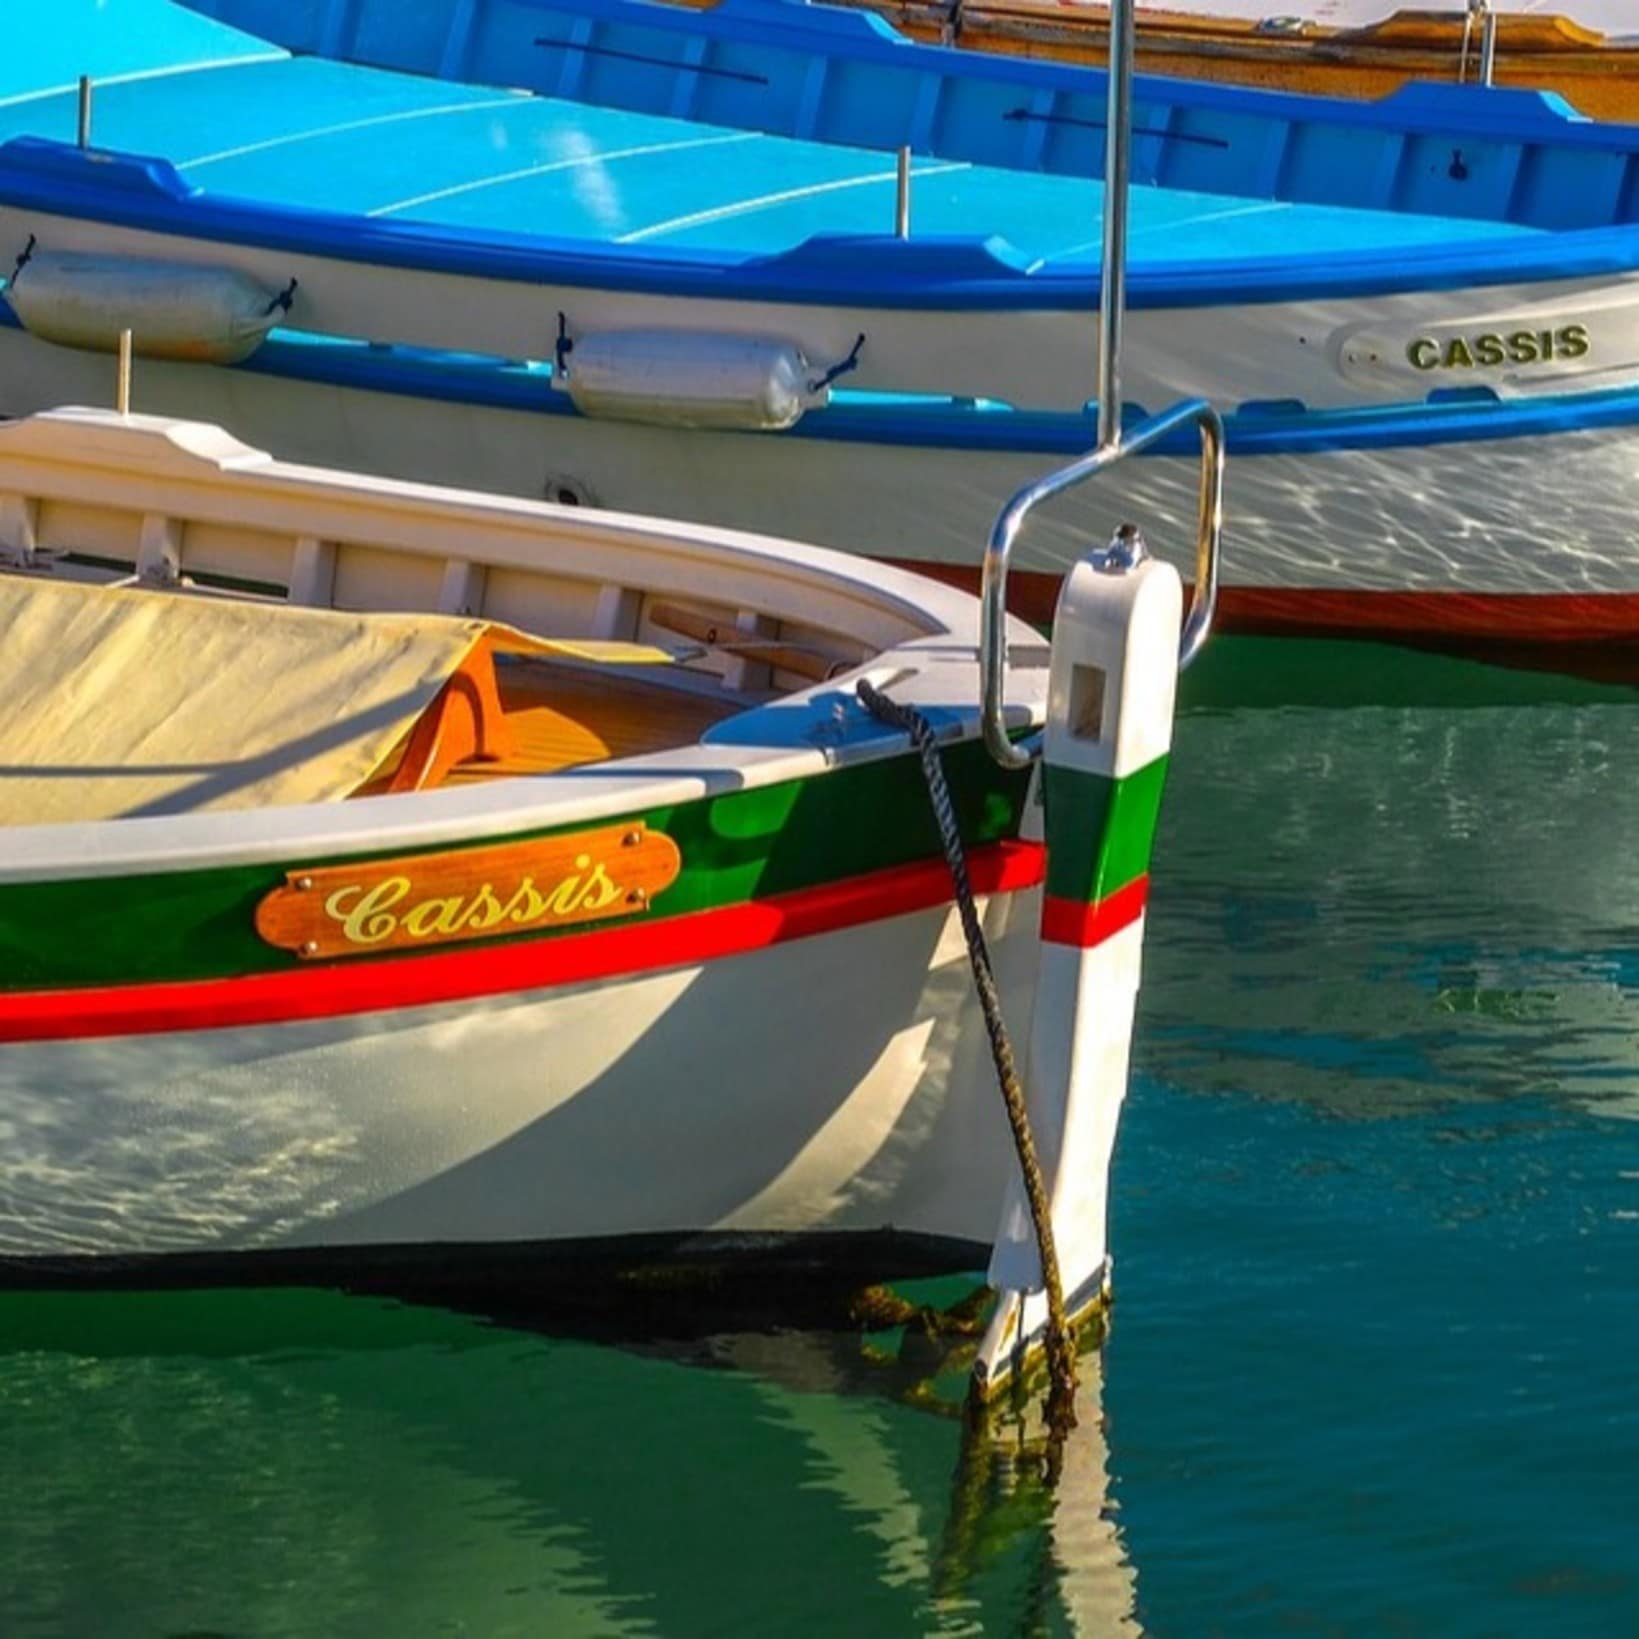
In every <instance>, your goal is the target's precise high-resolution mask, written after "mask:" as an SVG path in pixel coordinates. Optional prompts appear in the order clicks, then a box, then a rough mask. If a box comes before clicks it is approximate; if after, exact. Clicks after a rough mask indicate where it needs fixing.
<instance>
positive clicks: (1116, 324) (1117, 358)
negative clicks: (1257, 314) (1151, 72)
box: [1098, 0, 1137, 448]
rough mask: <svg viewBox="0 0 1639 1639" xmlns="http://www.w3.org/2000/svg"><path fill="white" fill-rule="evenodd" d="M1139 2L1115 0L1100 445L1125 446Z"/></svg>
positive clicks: (1101, 303) (1107, 129) (1107, 124)
mask: <svg viewBox="0 0 1639 1639" xmlns="http://www.w3.org/2000/svg"><path fill="white" fill-rule="evenodd" d="M1136 45H1137V30H1136V28H1135V27H1134V23H1133V0H1110V69H1109V74H1110V97H1109V102H1108V105H1107V107H1106V112H1105V116H1104V274H1103V281H1102V283H1101V285H1100V289H1099V299H1098V442H1099V445H1100V447H1101V448H1102V447H1105V446H1108V445H1113V444H1119V443H1120V442H1121V327H1122V321H1123V320H1124V319H1125V317H1126V313H1127V184H1128V179H1129V176H1130V174H1131V170H1132V100H1133V56H1134V53H1135V50H1136Z"/></svg>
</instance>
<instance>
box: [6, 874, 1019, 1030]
mask: <svg viewBox="0 0 1639 1639" xmlns="http://www.w3.org/2000/svg"><path fill="white" fill-rule="evenodd" d="M1045 865H1046V853H1045V850H1044V849H1043V848H1042V846H1041V844H1040V843H1024V842H1002V843H997V844H995V845H993V846H991V847H988V848H981V849H977V850H975V852H974V853H973V854H972V856H971V857H970V858H969V861H968V867H969V870H970V872H971V874H972V877H973V887H974V891H975V892H977V893H982V894H987V893H1014V892H1017V891H1019V890H1020V889H1024V888H1033V887H1035V886H1036V885H1037V884H1038V883H1039V882H1040V881H1041V880H1042V876H1043V874H1044V870H1045ZM950 898H951V885H950V872H949V871H948V870H947V869H946V867H945V862H944V861H943V860H942V859H934V860H923V861H920V862H918V863H917V864H914V865H901V866H895V867H893V868H891V869H889V870H885V871H872V872H870V873H868V874H867V875H865V876H856V877H849V878H848V879H847V880H846V881H843V882H832V883H827V884H825V885H824V886H823V887H819V888H804V889H801V890H799V891H797V892H794V893H788V894H777V895H774V896H772V897H770V898H768V899H760V900H751V901H748V902H747V903H745V904H741V905H726V906H723V907H722V908H720V909H717V910H709V911H696V912H694V913H692V914H690V915H688V916H674V917H670V918H663V919H660V920H658V921H652V922H636V923H628V924H625V925H624V926H621V927H618V928H607V929H602V930H600V931H598V932H596V933H578V934H571V935H567V936H562V937H559V938H556V939H538V940H533V941H529V942H525V943H519V944H510V945H492V946H487V947H485V948H483V949H479V950H472V949H467V950H441V951H435V952H429V953H428V954H426V955H418V956H409V957H403V958H400V959H398V960H392V961H374V962H371V961H362V962H361V961H352V962H341V963H334V964H326V965H324V966H318V967H300V968H292V969H290V970H288V971H286V972H283V973H257V974H250V975H247V976H246V977H244V978H238V979H203V980H190V981H182V982H172V983H160V984H134V985H119V986H114V987H106V988H96V989H84V990H36V991H25V992H22V993H20V994H13V995H0V1042H7V1041H10V1042H17V1041H64V1040H69V1039H77V1038H81V1037H91V1036H146V1035H158V1034H163V1033H166V1032H170V1031H176V1030H220V1029H225V1028H228V1027H231V1026H241V1027H243V1026H249V1025H263V1024H284V1023H290V1022H294V1021H295V1020H298V1019H323V1018H335V1017H340V1016H342V1015H345V1014H352V1013H373V1012H379V1011H383V1010H389V1011H396V1010H398V1009H400V1008H408V1007H427V1006H431V1005H433V1004H434V1003H438V1002H455V1001H470V1000H473V999H474V998H477V997H480V996H501V995H506V994H509V993H511V992H516V991H528V990H542V989H548V988H550V987H552V986H554V985H568V984H581V983H585V982H587V981H590V980H596V979H612V978H617V977H624V976H627V975H631V974H635V973H645V972H648V971H651V970H656V969H661V968H669V967H692V966H694V965H695V964H696V963H699V962H708V961H711V960H713V959H714V958H716V957H720V956H735V955H739V954H740V953H741V952H743V951H752V950H761V949H763V948H764V947H765V946H768V945H776V944H782V943H784V942H785V941H786V940H789V939H806V938H809V937H811V936H812V935H814V934H819V933H833V932H836V931H838V930H839V929H842V928H851V927H857V926H859V925H861V924H863V923H868V922H879V921H884V920H886V919H887V918H888V917H891V916H903V915H905V914H907V913H908V912H912V911H921V910H928V909H931V908H932V907H934V906H936V905H942V904H945V903H947V902H948V901H949V900H950Z"/></svg>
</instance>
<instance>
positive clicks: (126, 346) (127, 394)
mask: <svg viewBox="0 0 1639 1639" xmlns="http://www.w3.org/2000/svg"><path fill="white" fill-rule="evenodd" d="M114 408H115V409H116V410H117V411H119V413H120V414H121V415H129V414H130V413H131V332H130V331H129V330H122V331H120V357H119V365H118V374H117V375H116V376H115V377H114Z"/></svg>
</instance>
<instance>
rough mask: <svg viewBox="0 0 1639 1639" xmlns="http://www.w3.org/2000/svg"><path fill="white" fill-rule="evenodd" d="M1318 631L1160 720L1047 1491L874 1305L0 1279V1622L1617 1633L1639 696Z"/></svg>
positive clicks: (1638, 985)
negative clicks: (463, 1312)
mask: <svg viewBox="0 0 1639 1639" xmlns="http://www.w3.org/2000/svg"><path fill="white" fill-rule="evenodd" d="M1233 649H1234V645H1225V646H1223V648H1221V649H1220V650H1219V651H1218V655H1217V656H1216V657H1215V662H1214V663H1215V664H1216V665H1217V666H1218V668H1219V676H1218V679H1217V680H1216V686H1214V687H1213V688H1211V689H1209V691H1208V692H1209V697H1211V696H1217V697H1219V698H1222V697H1223V692H1224V688H1225V687H1226V686H1227V685H1226V681H1225V680H1226V678H1227V676H1228V672H1227V670H1226V668H1225V662H1224V660H1223V656H1224V654H1225V653H1226V651H1233ZM1300 652H1301V654H1302V656H1303V658H1304V667H1303V671H1304V675H1305V677H1306V678H1307V679H1308V682H1309V685H1310V687H1309V689H1308V693H1309V694H1310V695H1315V694H1321V693H1325V692H1328V691H1321V690H1319V689H1317V688H1315V687H1314V679H1315V678H1317V677H1330V678H1332V679H1334V680H1335V684H1336V686H1335V688H1333V689H1332V690H1330V691H1329V693H1330V696H1331V698H1332V699H1333V700H1337V699H1348V700H1349V701H1351V702H1352V703H1351V704H1349V705H1347V706H1343V705H1338V704H1335V703H1331V704H1310V705H1301V706H1300V705H1292V704H1287V705H1284V706H1280V705H1271V704H1269V703H1267V701H1264V702H1262V703H1260V704H1258V705H1256V706H1252V705H1232V704H1219V705H1216V706H1200V705H1197V706H1195V707H1193V708H1192V709H1191V710H1190V711H1189V712H1188V713H1187V714H1186V716H1185V717H1184V719H1183V720H1182V722H1181V724H1180V728H1179V734H1178V746H1177V752H1176V758H1175V769H1176V772H1175V776H1174V782H1173V785H1172V788H1171V791H1170V793H1169V805H1168V808H1167V811H1166V815H1165V820H1164V826H1163V835H1162V838H1161V843H1160V847H1159V851H1158V856H1157V864H1156V879H1155V893H1154V899H1153V910H1152V916H1151V921H1150V928H1149V944H1148V955H1147V970H1146V984H1145V992H1144V1000H1143V1007H1142V1017H1141V1021H1140V1027H1139V1042H1138V1050H1137V1065H1138V1068H1137V1074H1136V1077H1135V1082H1134V1086H1133V1091H1132V1097H1131V1100H1130V1104H1129V1107H1128V1111H1127V1114H1126V1117H1125V1120H1124V1126H1123V1131H1122V1138H1121V1145H1120V1151H1119V1155H1118V1158H1117V1167H1116V1173H1115V1196H1114V1215H1115V1223H1114V1240H1115V1248H1116V1285H1117V1294H1118V1301H1117V1307H1116V1312H1115V1317H1114V1324H1113V1329H1112V1332H1111V1336H1110V1338H1109V1341H1108V1344H1107V1346H1106V1348H1105V1350H1104V1352H1103V1355H1102V1357H1101V1358H1099V1359H1097V1360H1095V1361H1093V1362H1090V1363H1088V1366H1087V1368H1086V1381H1085V1382H1084V1385H1083V1391H1082V1401H1083V1404H1082V1419H1081V1426H1080V1428H1079V1429H1078V1430H1077V1432H1076V1434H1075V1435H1074V1436H1073V1438H1072V1439H1071V1442H1070V1444H1069V1447H1068V1449H1067V1451H1066V1453H1065V1469H1064V1475H1063V1478H1062V1480H1061V1481H1060V1484H1059V1486H1058V1489H1057V1491H1056V1492H1050V1491H1049V1490H1048V1488H1047V1487H1046V1485H1045V1484H1044V1482H1043V1480H1042V1477H1041V1473H1040V1468H1039V1464H1037V1463H1036V1462H1035V1461H1034V1460H1033V1458H1032V1456H1031V1453H1030V1450H1029V1449H1024V1450H1022V1451H1020V1450H1013V1449H1011V1448H1009V1447H1008V1446H1007V1444H1006V1438H1007V1436H1006V1435H1005V1432H1004V1434H1003V1435H1002V1436H999V1437H998V1439H999V1440H1000V1441H1001V1443H1000V1444H991V1445H985V1444H983V1443H976V1442H969V1443H967V1444H966V1445H965V1444H964V1439H963V1436H962V1432H961V1430H960V1428H959V1426H958V1425H957V1424H955V1423H954V1422H952V1421H951V1420H949V1419H948V1418H946V1417H943V1416H941V1415H938V1414H937V1413H936V1412H935V1411H933V1410H929V1409H921V1408H919V1407H917V1406H915V1405H912V1404H908V1403H906V1402H905V1399H904V1390H905V1389H906V1387H907V1385H908V1384H909V1383H911V1382H912V1381H914V1380H915V1378H916V1377H917V1375H918V1371H919V1368H917V1367H916V1365H915V1363H914V1361H912V1362H909V1363H908V1364H907V1365H906V1366H905V1367H904V1368H903V1369H895V1368H894V1367H893V1366H892V1365H891V1364H890V1363H887V1362H885V1361H883V1360H880V1359H875V1358H872V1357H870V1356H868V1355H867V1354H866V1352H865V1351H864V1349H863V1348H862V1346H861V1343H860V1340H859V1339H857V1338H847V1337H834V1336H829V1335H816V1334H808V1333H784V1334H779V1335H774V1336H747V1335H735V1336H725V1337H720V1338H717V1339H714V1340H708V1341H707V1342H705V1343H695V1344H691V1345H689V1346H687V1347H684V1346H681V1345H676V1346H667V1345H664V1344H659V1343H657V1344H655V1345H654V1346H652V1347H649V1348H635V1347H627V1348H606V1347H594V1346H593V1345H591V1344H589V1343H585V1342H579V1341H573V1340H565V1339H553V1338H548V1337H543V1336H539V1335H534V1334H532V1333H527V1332H523V1331H518V1330H512V1329H508V1328H506V1327H502V1326H497V1325H488V1324H485V1323H483V1322H482V1321H481V1320H478V1319H474V1318H467V1317H460V1316H453V1315H448V1314H445V1313H442V1312H440V1311H436V1310H428V1309H412V1308H402V1307H397V1306H394V1305H391V1304H387V1303H384V1302H381V1301H378V1300H374V1299H370V1300H365V1299H349V1298H345V1297H341V1296H337V1295H332V1294H324V1293H301V1292H282V1293H254V1292H244V1293H211V1294H173V1295H163V1296H158V1295H156V1296H96V1297H91V1296H65V1295H45V1296H39V1295H36V1296H22V1295H12V1296H7V1297H3V1298H0V1633H4V1634H5V1635H7V1636H8V1639H12V1636H21V1635H27V1636H36V1635H76V1636H77V1635H82V1634H83V1635H99V1636H101V1635H113V1636H124V1635H132V1636H137V1635H143V1636H152V1635H167V1634H169V1635H183V1634H193V1635H198V1634H207V1633H208V1634H229V1635H235V1636H239V1635H245V1636H249V1635H257V1636H261V1635H304V1636H310V1635H316V1634H325V1635H328V1634H347V1635H352V1634H378V1633H379V1634H385V1633H392V1634H395V1635H407V1636H408V1635H422V1634H426V1635H437V1634H477V1635H505V1634H542V1633H547V1634H555V1635H556V1634H562V1635H580V1634H663V1635H685V1636H689V1635H720V1634H721V1635H753V1634H756V1635H764V1634H770V1633H802V1634H837V1635H844V1634H846V1635H876V1634H882V1635H900V1634H911V1633H940V1634H979V1633H983V1634H991V1633H997V1634H1038V1633H1039V1634H1067V1633H1080V1634H1105V1633H1113V1632H1137V1631H1145V1632H1149V1633H1154V1634H1173V1635H1197V1634H1211V1633H1222V1634H1246V1635H1266V1634H1283V1633H1292V1634H1362V1635H1365V1634H1372V1635H1376V1634H1382V1633H1394V1634H1409V1635H1424V1634H1426V1635H1439V1636H1442V1639H1444V1636H1447V1635H1466V1634H1476V1635H1477V1634H1512V1633H1523V1632H1528V1631H1529V1632H1543V1633H1552V1634H1555V1635H1561V1634H1566V1635H1576V1634H1625V1633H1630V1632H1633V1631H1634V1630H1635V1629H1636V1628H1639V1533H1636V1531H1635V1529H1634V1524H1635V1508H1634V1502H1633V1495H1634V1476H1635V1474H1639V1394H1636V1383H1639V1370H1636V1368H1635V1365H1634V1356H1635V1353H1636V1352H1639V1255H1636V1254H1639V1244H1636V1243H1639V954H1636V946H1639V938H1636V936H1639V855H1636V854H1635V852H1634V850H1633V848H1632V847H1631V845H1630V843H1629V839H1630V838H1631V836H1632V835H1633V834H1634V831H1635V829H1636V826H1639V786H1636V784H1635V781H1634V778H1633V773H1632V770H1633V768H1634V766H1635V763H1636V753H1639V700H1636V699H1635V698H1634V697H1633V696H1631V695H1627V694H1622V693H1618V692H1615V691H1602V690H1597V689H1592V688H1584V687H1582V686H1580V685H1576V684H1571V683H1565V682H1557V681H1551V680H1534V679H1529V678H1523V677H1521V676H1518V675H1516V674H1508V675H1504V674H1493V673H1486V672H1481V671H1479V670H1477V669H1474V668H1466V667H1461V666H1457V665H1455V664H1449V663H1444V662H1423V661H1418V660H1415V659H1414V658H1412V657H1393V658H1388V659H1385V658H1384V657H1383V656H1381V655H1378V654H1374V652H1373V651H1371V650H1366V649H1356V648H1350V647H1346V646H1331V647H1328V646H1323V645H1309V646H1305V647H1304V648H1303V649H1302V650H1301V651H1300ZM1258 675H1259V676H1262V677H1263V678H1265V679H1268V678H1269V677H1271V676H1272V675H1273V671H1272V669H1271V667H1270V666H1269V665H1268V664H1265V665H1263V666H1262V667H1261V668H1260V670H1259V672H1258ZM1208 682H1209V683H1212V682H1213V680H1212V679H1209V680H1208ZM1264 686H1265V688H1266V689H1267V687H1268V685H1267V684H1266V685H1264ZM1197 687H1199V683H1197ZM1243 692H1244V691H1243ZM1408 693H1411V694H1421V695H1422V696H1423V697H1424V698H1425V699H1428V700H1433V701H1436V702H1438V703H1433V704H1427V703H1425V704H1417V705H1407V704H1404V703H1394V702H1396V701H1398V700H1401V699H1402V698H1403V697H1404V696H1405V695H1406V694H1408ZM1486 701H1489V702H1490V703H1483V702H1486ZM1477 702H1478V703H1477ZM875 1342H876V1343H877V1344H878V1345H879V1346H883V1347H885V1346H887V1345H889V1344H891V1342H892V1340H891V1339H881V1338H879V1339H876V1340H875ZM879 1352H880V1347H879Z"/></svg>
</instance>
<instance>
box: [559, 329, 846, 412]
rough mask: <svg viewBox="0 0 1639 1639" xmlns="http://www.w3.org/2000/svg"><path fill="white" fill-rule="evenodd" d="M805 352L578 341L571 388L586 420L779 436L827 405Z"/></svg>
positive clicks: (677, 340) (739, 343)
mask: <svg viewBox="0 0 1639 1639" xmlns="http://www.w3.org/2000/svg"><path fill="white" fill-rule="evenodd" d="M814 374H815V372H814V371H813V369H812V367H811V366H810V365H809V363H808V360H807V359H806V358H804V356H803V354H802V350H801V349H800V348H798V347H797V346H795V345H794V344H793V343H791V342H788V341H779V340H775V339H772V338H768V337H762V336H732V335H718V334H705V333H701V332H698V331H688V330H613V331H606V332H602V333H599V334H593V335H589V336H578V337H576V338H575V343H574V347H573V349H572V351H571V352H570V355H569V369H568V372H567V375H568V379H567V382H566V385H567V386H568V389H569V396H570V397H571V398H572V399H573V400H574V401H575V407H576V408H577V409H578V410H579V411H580V412H581V413H582V414H583V415H589V416H601V417H605V418H607V419H609V420H615V421H645V422H649V423H651V424H653V425H656V426H662V427H717V428H733V429H740V430H745V431H750V432H779V431H783V430H784V429H785V428H787V427H792V426H795V425H796V423H797V422H798V421H799V420H800V419H801V418H802V413H803V411H804V410H807V409H812V408H815V407H817V406H819V405H822V404H824V403H825V402H826V400H827V398H828V397H829V390H828V389H827V388H826V387H824V386H814V385H811V383H812V381H813V377H814Z"/></svg>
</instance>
